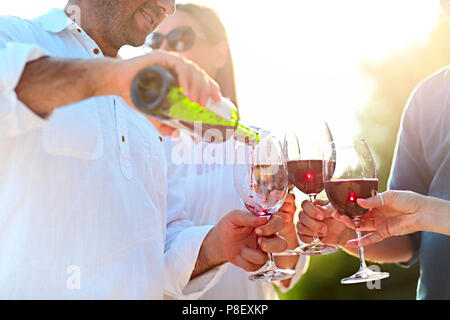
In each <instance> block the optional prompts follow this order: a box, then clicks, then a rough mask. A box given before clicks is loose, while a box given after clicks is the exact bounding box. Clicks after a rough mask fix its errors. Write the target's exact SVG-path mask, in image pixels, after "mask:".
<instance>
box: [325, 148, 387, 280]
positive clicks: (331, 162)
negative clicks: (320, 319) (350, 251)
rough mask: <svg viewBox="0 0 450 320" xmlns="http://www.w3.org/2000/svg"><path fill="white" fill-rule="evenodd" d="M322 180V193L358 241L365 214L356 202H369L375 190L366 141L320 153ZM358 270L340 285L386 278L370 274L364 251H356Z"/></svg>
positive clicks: (382, 273)
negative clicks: (348, 223) (350, 223)
mask: <svg viewBox="0 0 450 320" xmlns="http://www.w3.org/2000/svg"><path fill="white" fill-rule="evenodd" d="M323 178H324V185H325V191H326V193H327V196H328V199H329V200H330V202H331V204H332V205H333V207H334V208H335V209H336V210H337V211H339V212H340V213H341V214H345V215H347V216H349V217H350V218H351V219H352V221H353V223H354V224H355V230H356V235H357V237H358V239H360V238H361V231H360V228H359V226H360V221H361V217H362V216H363V215H364V214H365V213H366V212H367V211H368V210H367V209H363V208H361V207H360V206H359V205H358V203H357V202H356V200H357V199H359V198H362V199H366V198H370V197H372V196H374V195H375V194H376V192H377V189H378V176H377V167H376V165H375V161H374V160H373V157H372V153H371V152H370V149H369V146H368V145H367V143H366V141H364V140H361V139H356V140H355V141H354V142H353V143H352V144H350V145H343V146H337V145H336V144H335V143H334V142H331V143H330V144H329V145H328V147H327V149H326V150H325V152H324V157H323ZM358 250H359V258H360V267H359V270H358V272H356V273H355V274H354V275H352V276H350V277H348V278H345V279H342V280H341V283H342V284H350V283H360V282H367V281H374V280H380V279H384V278H387V277H389V273H387V272H374V271H372V270H370V269H369V268H368V267H367V265H366V262H365V260H364V248H363V247H359V248H358Z"/></svg>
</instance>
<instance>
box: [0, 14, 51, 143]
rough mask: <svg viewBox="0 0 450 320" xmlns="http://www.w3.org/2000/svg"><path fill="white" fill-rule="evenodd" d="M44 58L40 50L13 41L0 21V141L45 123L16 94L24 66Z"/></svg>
mask: <svg viewBox="0 0 450 320" xmlns="http://www.w3.org/2000/svg"><path fill="white" fill-rule="evenodd" d="M8 30H9V32H8ZM21 36H23V35H21ZM18 38H20V37H18ZM46 55H47V54H46V52H45V51H44V50H42V49H41V48H39V46H37V45H34V44H27V43H23V42H21V41H18V40H17V39H15V37H14V35H12V34H11V29H10V28H9V27H8V24H6V23H5V20H4V19H0V137H2V136H6V137H13V136H17V135H19V134H22V133H24V132H27V131H29V130H32V129H34V128H37V127H40V126H42V125H43V124H45V123H46V120H45V119H43V118H41V117H39V116H38V115H36V114H35V113H34V112H33V111H31V110H30V109H29V108H28V107H27V106H26V105H25V104H23V103H22V102H21V101H20V100H19V99H18V98H17V95H16V92H15V88H16V86H17V84H18V83H19V80H20V77H21V75H22V72H23V70H24V69H25V65H26V64H27V63H28V62H30V61H33V60H36V59H39V58H41V57H43V56H46Z"/></svg>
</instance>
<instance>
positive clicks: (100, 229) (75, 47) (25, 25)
mask: <svg viewBox="0 0 450 320" xmlns="http://www.w3.org/2000/svg"><path fill="white" fill-rule="evenodd" d="M174 10H175V6H174V1H173V0H150V1H145V0H127V1H112V0H71V1H69V2H68V3H67V6H66V8H65V10H61V9H53V10H51V11H49V12H48V13H47V14H45V15H43V16H40V17H38V18H36V19H33V20H25V19H21V18H17V17H8V16H2V17H0V150H1V161H0V230H1V231H0V298H1V299H162V298H163V292H164V291H168V292H170V293H171V294H173V295H180V296H183V297H184V298H195V297H196V296H198V295H201V293H202V292H203V291H205V290H207V289H208V288H209V287H211V286H212V285H214V283H215V281H217V280H218V279H219V278H220V275H221V274H222V272H223V271H224V269H225V268H226V262H229V261H231V262H233V263H235V264H236V265H239V266H241V267H243V268H245V269H246V270H248V269H251V270H256V269H258V268H260V267H261V266H262V265H263V264H264V263H265V262H266V260H267V254H266V253H265V252H262V251H261V250H258V249H257V248H255V249H249V248H248V247H246V244H248V243H249V242H251V243H254V238H255V237H256V235H255V233H256V230H259V231H261V232H262V234H263V236H262V237H260V240H261V241H262V243H263V245H262V246H264V248H265V251H272V250H274V252H279V251H282V250H284V248H285V247H286V242H285V240H284V239H283V238H282V237H280V236H278V235H276V232H277V231H280V230H281V229H282V228H283V226H284V221H283V219H282V218H280V217H274V218H275V219H271V221H269V222H267V219H265V218H258V217H255V216H253V215H251V214H249V213H248V212H244V211H233V212H231V213H229V214H227V215H226V216H224V217H223V218H222V219H221V220H220V221H218V222H217V221H216V222H217V223H216V224H215V225H214V226H212V225H210V226H202V227H196V226H193V225H192V223H191V222H190V221H189V220H188V219H186V216H185V214H184V212H183V210H179V209H180V208H177V207H176V206H175V205H174V206H169V207H167V206H166V205H167V197H170V193H177V184H176V183H177V182H178V180H177V177H174V176H173V175H170V172H168V171H169V169H168V168H167V161H166V158H165V151H164V148H163V146H162V144H161V142H160V140H159V134H158V132H157V131H156V130H155V128H154V127H153V126H151V125H150V123H149V122H148V121H147V119H146V118H144V117H143V116H142V115H141V114H139V113H138V112H136V111H135V110H133V109H132V108H130V107H132V106H133V105H132V102H131V99H130V88H131V83H132V81H133V79H134V78H135V76H136V75H137V73H138V72H140V71H141V70H142V69H144V68H146V67H148V66H151V65H158V66H161V67H165V68H170V69H172V70H174V72H175V73H176V74H177V76H178V80H179V81H180V84H181V85H182V86H183V87H186V88H192V89H193V90H191V92H195V93H196V96H193V97H192V96H191V97H190V98H191V99H193V100H194V101H197V102H199V103H204V102H205V101H206V100H207V98H208V97H210V98H212V99H213V100H216V101H217V100H218V99H219V98H220V94H219V89H218V87H217V85H216V84H215V82H214V81H213V80H212V79H210V78H209V77H208V76H207V75H206V74H205V73H204V72H203V71H202V70H201V69H200V68H199V67H197V66H196V65H194V64H193V63H191V62H189V61H187V60H186V59H184V58H182V57H179V56H176V55H173V54H170V53H167V52H154V53H152V54H149V55H146V56H144V57H138V58H134V59H130V60H120V59H117V54H118V51H119V49H120V48H121V47H122V46H124V45H131V46H136V47H140V46H142V45H143V44H144V42H145V39H146V37H147V35H148V34H149V33H150V32H151V31H153V30H154V29H155V28H156V26H157V25H158V24H160V23H161V21H162V20H163V19H165V18H166V17H167V16H169V15H171V14H173V12H174ZM255 228H258V229H255ZM243 249H245V252H243ZM191 280H192V281H191Z"/></svg>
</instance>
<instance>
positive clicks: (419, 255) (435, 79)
mask: <svg viewBox="0 0 450 320" xmlns="http://www.w3.org/2000/svg"><path fill="white" fill-rule="evenodd" d="M441 5H442V7H443V9H444V11H445V12H446V14H447V15H450V1H449V0H441ZM445 40H447V39H443V41H445ZM388 184H389V189H390V190H410V191H413V192H416V193H419V194H422V195H426V196H428V197H434V198H437V199H442V200H440V201H439V200H437V199H434V200H431V201H433V203H434V205H435V206H441V208H439V210H436V209H432V208H431V209H429V210H427V211H426V212H425V211H424V212H423V214H422V215H423V216H426V219H434V221H432V222H429V223H428V225H427V226H421V227H420V229H418V230H420V231H419V232H414V231H416V230H414V228H409V227H407V226H406V227H405V228H404V229H403V230H401V232H399V233H400V234H404V233H407V232H414V233H411V234H408V235H400V236H396V237H390V238H388V239H385V240H383V241H381V242H378V243H375V244H372V245H369V246H367V247H365V256H366V259H368V260H372V261H375V262H381V263H383V262H384V263H398V264H399V265H401V266H404V267H409V266H410V265H412V264H413V263H415V262H416V261H417V260H418V259H419V260H420V270H421V272H420V279H419V283H418V288H417V298H418V299H446V300H448V299H450V277H449V276H448V275H447V274H446V272H447V270H450V255H449V254H448V253H449V252H450V236H449V235H448V233H447V231H446V230H447V229H446V226H448V223H449V219H450V213H449V211H448V201H449V200H450V66H446V67H444V68H443V69H442V70H440V71H438V72H437V73H435V74H434V75H432V76H430V77H429V78H428V79H426V80H424V81H423V82H422V83H421V84H419V86H418V87H417V88H416V89H415V90H414V92H413V93H412V95H411V96H410V99H409V101H408V103H407V106H406V109H405V110H404V113H403V117H402V122H401V127H400V131H399V135H398V141H397V146H396V151H395V156H394V162H393V166H392V169H391V175H390V179H389V182H388ZM408 196H410V197H412V198H410V199H408V201H412V199H413V198H414V201H417V200H418V199H419V202H420V201H421V200H423V199H424V198H420V197H418V196H414V195H413V196H411V194H409V195H408ZM389 197H390V196H389ZM400 199H401V197H398V198H397V201H398V203H397V202H396V201H393V202H391V199H390V198H389V199H388V201H389V203H388V202H386V203H385V206H384V207H386V206H388V207H389V206H392V207H391V208H389V209H394V207H395V206H398V205H400V206H401V207H402V208H401V209H399V210H400V211H403V212H405V211H408V210H409V209H408V206H405V203H403V202H401V201H400ZM394 200H395V199H394ZM428 200H429V198H428ZM444 200H445V201H444ZM359 201H360V204H361V205H364V203H366V204H367V202H364V201H361V200H359ZM380 201H381V200H380ZM427 202H429V201H427ZM366 207H370V206H369V205H367V206H366ZM425 208H427V206H425ZM380 209H381V208H380ZM384 209H388V208H384ZM430 210H431V211H430ZM379 211H380V210H378V212H379ZM334 213H335V210H334V208H332V207H331V205H330V204H325V203H323V202H321V203H315V204H312V203H311V202H309V201H304V202H303V203H302V211H301V212H300V213H299V223H298V225H297V228H298V231H299V233H300V234H301V236H300V239H301V240H302V241H304V242H309V241H310V239H311V235H312V233H313V232H314V231H315V232H319V233H320V235H321V237H322V238H323V240H322V241H324V242H325V243H330V244H335V245H338V246H340V247H341V248H343V249H344V250H346V251H347V252H348V253H350V254H352V255H355V256H356V255H357V249H356V248H349V247H345V245H346V243H347V242H348V241H349V240H351V239H354V231H353V230H352V228H351V227H350V225H348V220H346V219H345V218H342V215H339V214H336V217H337V219H334V218H333V217H332V216H333V214H334ZM376 213H377V210H374V212H373V213H370V212H369V217H370V215H371V214H372V215H374V214H375V215H376ZM390 214H393V211H392V210H390ZM378 218H380V216H379V215H378ZM381 218H383V216H382V217H381ZM403 218H404V219H407V216H406V215H405V216H403ZM343 221H344V222H343ZM384 222H385V223H386V221H384ZM418 227H419V226H417V225H416V226H415V228H418ZM322 228H325V229H326V231H325V232H321V230H322ZM408 228H409V229H410V230H408ZM372 229H373V228H372ZM370 237H375V239H377V237H379V235H373V234H372V235H371V236H369V239H370ZM366 239H367V238H366ZM349 245H350V246H351V247H354V246H355V241H350V243H349Z"/></svg>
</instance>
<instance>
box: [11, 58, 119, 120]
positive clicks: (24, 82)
mask: <svg viewBox="0 0 450 320" xmlns="http://www.w3.org/2000/svg"><path fill="white" fill-rule="evenodd" d="M115 64H116V62H115V60H113V59H109V58H105V59H91V60H83V59H61V58H53V57H44V58H41V59H38V60H35V61H32V62H30V63H28V64H27V65H26V67H25V70H24V71H23V73H22V77H21V79H20V81H19V83H18V85H17V87H16V93H17V96H18V98H19V100H21V101H22V102H23V103H24V104H25V105H26V106H28V107H29V108H30V109H31V110H32V111H34V112H35V113H36V114H38V115H40V116H45V115H47V114H49V113H51V112H52V111H53V110H54V109H55V108H58V107H61V106H65V105H68V104H71V103H75V102H78V101H81V100H84V99H87V98H90V97H94V96H100V95H109V94H114V91H115V85H114V84H115V74H114V66H115Z"/></svg>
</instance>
